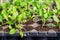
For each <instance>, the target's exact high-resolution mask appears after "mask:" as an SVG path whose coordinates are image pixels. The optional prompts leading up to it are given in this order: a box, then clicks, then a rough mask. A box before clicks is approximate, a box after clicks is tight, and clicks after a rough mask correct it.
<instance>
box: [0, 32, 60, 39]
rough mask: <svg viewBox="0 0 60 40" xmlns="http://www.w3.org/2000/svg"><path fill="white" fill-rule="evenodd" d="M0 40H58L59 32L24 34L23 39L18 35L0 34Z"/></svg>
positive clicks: (59, 37)
mask: <svg viewBox="0 0 60 40" xmlns="http://www.w3.org/2000/svg"><path fill="white" fill-rule="evenodd" d="M0 40H60V32H56V33H48V32H24V37H23V38H21V37H20V36H19V33H16V34H14V35H10V34H9V33H8V32H5V33H2V32H0Z"/></svg>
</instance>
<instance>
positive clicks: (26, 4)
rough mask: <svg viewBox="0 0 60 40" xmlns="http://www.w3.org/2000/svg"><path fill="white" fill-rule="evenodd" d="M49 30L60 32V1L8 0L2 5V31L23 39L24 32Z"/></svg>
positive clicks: (0, 22)
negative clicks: (17, 35) (17, 34)
mask: <svg viewBox="0 0 60 40" xmlns="http://www.w3.org/2000/svg"><path fill="white" fill-rule="evenodd" d="M49 30H51V32H52V31H53V32H58V31H59V30H60V1H59V0H58V1H57V0H27V1H26V0H18V1H17V0H12V2H10V1H9V0H6V1H5V2H3V3H2V4H1V5H0V31H3V32H9V34H15V33H17V32H18V33H19V34H20V36H21V37H23V33H24V32H40V31H42V32H44V31H49Z"/></svg>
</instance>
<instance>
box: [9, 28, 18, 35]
mask: <svg viewBox="0 0 60 40" xmlns="http://www.w3.org/2000/svg"><path fill="white" fill-rule="evenodd" d="M16 32H17V30H16V29H14V28H12V29H10V32H9V34H11V35H12V34H15V33H16Z"/></svg>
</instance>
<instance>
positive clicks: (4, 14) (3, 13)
mask: <svg viewBox="0 0 60 40" xmlns="http://www.w3.org/2000/svg"><path fill="white" fill-rule="evenodd" d="M2 15H3V17H4V18H5V19H6V20H7V21H8V14H7V12H6V11H5V10H3V11H2Z"/></svg>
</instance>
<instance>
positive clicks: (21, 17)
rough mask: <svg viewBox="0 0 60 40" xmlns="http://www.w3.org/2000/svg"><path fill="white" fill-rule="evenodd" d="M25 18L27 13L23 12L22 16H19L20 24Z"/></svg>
mask: <svg viewBox="0 0 60 40" xmlns="http://www.w3.org/2000/svg"><path fill="white" fill-rule="evenodd" d="M24 17H25V12H22V14H20V15H19V16H18V22H21V20H22V19H23V18H24Z"/></svg>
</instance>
